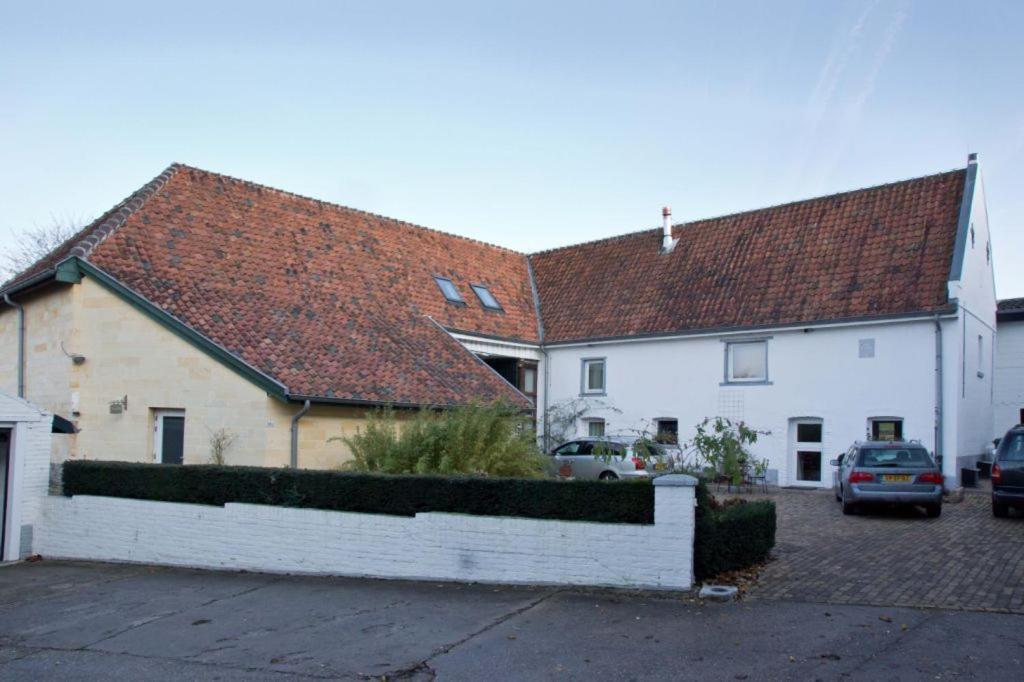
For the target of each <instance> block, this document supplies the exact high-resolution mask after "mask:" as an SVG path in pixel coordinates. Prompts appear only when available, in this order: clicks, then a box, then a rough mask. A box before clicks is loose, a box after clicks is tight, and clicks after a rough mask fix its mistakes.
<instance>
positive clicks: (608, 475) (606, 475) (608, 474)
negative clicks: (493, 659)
mask: <svg viewBox="0 0 1024 682" xmlns="http://www.w3.org/2000/svg"><path fill="white" fill-rule="evenodd" d="M598 478H599V479H601V480H602V481H617V480H619V477H618V476H616V475H615V472H614V471H602V472H601V475H600V476H598Z"/></svg>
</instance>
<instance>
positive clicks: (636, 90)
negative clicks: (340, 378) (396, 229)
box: [0, 0, 1024, 298]
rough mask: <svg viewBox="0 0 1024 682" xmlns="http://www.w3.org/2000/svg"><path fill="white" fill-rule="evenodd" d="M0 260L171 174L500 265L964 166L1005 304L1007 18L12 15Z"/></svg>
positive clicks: (342, 5) (1015, 154)
mask: <svg viewBox="0 0 1024 682" xmlns="http://www.w3.org/2000/svg"><path fill="white" fill-rule="evenodd" d="M4 5H5V7H4V8H3V11H2V12H0V17H2V18H0V250H2V249H3V248H4V245H5V244H7V245H8V247H9V245H10V244H11V239H13V238H14V236H15V235H17V234H18V233H20V232H22V231H24V230H31V229H34V228H37V227H41V226H45V225H47V224H49V223H51V222H53V221H54V220H63V221H68V220H72V221H83V220H86V219H89V218H94V217H97V216H99V215H100V214H101V213H102V212H103V211H105V210H107V209H109V208H110V207H112V206H113V205H115V204H116V203H117V202H118V201H120V200H121V199H123V198H124V197H125V196H127V195H128V194H130V193H131V192H133V191H134V190H136V189H137V188H138V187H140V186H141V185H143V184H144V183H146V182H147V181H149V180H150V179H151V178H153V177H154V176H156V175H158V174H159V173H160V172H161V171H162V170H163V169H164V168H166V167H167V166H168V165H169V164H170V163H172V162H175V161H177V162H181V163H186V164H189V165H193V166H198V167H200V168H205V169H207V170H211V171H217V172H221V173H226V174H228V175H233V176H236V177H241V178H245V179H247V180H253V181H256V182H259V183H263V184H266V185H271V186H274V187H279V188H282V189H286V190H289V191H293V192H297V193H299V194H304V195H308V196H312V197H316V198H319V199H323V200H327V201H331V202H336V203H339V204H344V205H347V206H352V207H355V208H360V209H363V210H368V211H372V212H375V213H380V214H383V215H387V216H391V217H394V218H399V219H402V220H407V221H409V222H413V223H418V224H421V225H426V226H428V227H433V228H436V229H441V230H445V231H448V232H454V233H458V234H463V235H467V236H470V237H474V238H477V239H481V240H484V241H488V242H492V243H496V244H500V245H503V246H507V247H510V248H514V249H517V250H521V251H527V252H532V251H538V250H542V249H546V248H552V247H555V246H560V245H564V244H570V243H575V242H580V241H588V240H592V239H598V238H601V237H606V236H611V235H615V234H621V233H625V232H631V231H635V230H640V229H646V228H651V227H655V226H657V225H659V224H660V220H661V207H662V206H664V205H669V206H671V207H672V209H673V217H674V221H675V222H682V221H686V220H691V219H697V218H705V217H713V216H717V215H724V214H728V213H734V212H737V211H741V210H746V209H752V208H758V207H762V206H769V205H774V204H778V203H784V202H787V201H792V200H798V199H803V198H808V197H812V196H817V195H821V194H828V193H832V192H839V191H845V190H848V189H855V188H859V187H865V186H871V185H876V184H881V183H885V182H890V181H894V180H899V179H904V178H909V177H915V176H920V175H927V174H931V173H935V172H939V171H943V170H948V169H953V168H960V167H963V166H964V165H965V164H966V159H967V154H968V153H969V152H977V153H978V154H979V157H980V159H981V168H982V175H983V178H984V183H985V188H986V192H987V201H988V208H989V213H990V222H991V226H992V232H993V239H992V241H993V249H994V258H995V272H996V287H997V294H998V295H999V297H1001V298H1006V297H1011V296H1024V268H1021V267H1020V266H1019V262H1018V258H1019V254H1021V253H1024V229H1022V227H1024V191H1022V190H1024V69H1022V68H1021V67H1022V65H1024V40H1021V31H1022V27H1024V2H1019V1H1018V0H1013V1H1009V2H977V3H973V2H972V3H966V2H962V0H961V1H956V2H938V1H924V0H916V1H914V0H891V1H889V0H886V1H881V0H868V1H849V2H840V1H836V2H820V1H817V0H807V1H805V2H785V1H783V0H771V1H768V0H766V1H764V2H692V3H682V2H622V3H599V2H592V1H591V2H578V3H577V2H559V3H553V2H539V3H533V2H526V1H521V0H519V1H517V2H502V3H498V2H493V3H480V2H461V3H459V2H444V1H443V0H435V1H433V2H429V3H425V2H387V1H377V2H319V3H318V2H300V1H292V2H273V3H270V2H261V1H259V0H247V1H246V2H238V3H233V2H216V3H213V2H195V3H193V2H188V1H186V0H179V1H176V2H174V3H139V2H132V3H103V2H91V3H78V2H76V3H66V4H62V3H50V2H33V3H24V2H20V3H15V2H12V1H11V0H4Z"/></svg>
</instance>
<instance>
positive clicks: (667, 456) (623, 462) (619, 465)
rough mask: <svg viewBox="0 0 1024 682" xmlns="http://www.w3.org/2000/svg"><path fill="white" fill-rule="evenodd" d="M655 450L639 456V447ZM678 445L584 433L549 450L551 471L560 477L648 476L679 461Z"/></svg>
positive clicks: (629, 437)
mask: <svg viewBox="0 0 1024 682" xmlns="http://www.w3.org/2000/svg"><path fill="white" fill-rule="evenodd" d="M640 447H649V448H651V449H652V450H654V452H653V453H649V454H648V456H647V457H641V456H640V455H639V453H638V451H637V450H638V448H640ZM680 454H681V453H680V452H679V449H678V448H677V447H675V446H671V445H661V444H658V443H651V442H650V441H641V440H639V439H637V438H636V437H635V436H602V437H586V438H577V439H576V440H571V441H569V442H568V443H563V444H562V445H559V446H558V447H557V448H555V449H554V450H552V451H551V470H552V473H554V474H556V475H558V476H561V477H563V478H578V479H596V480H600V481H615V480H618V479H629V478H651V477H652V476H657V475H658V474H659V473H668V472H669V471H671V470H672V468H673V466H674V463H675V462H677V461H680V459H681V458H680V456H679V455H680Z"/></svg>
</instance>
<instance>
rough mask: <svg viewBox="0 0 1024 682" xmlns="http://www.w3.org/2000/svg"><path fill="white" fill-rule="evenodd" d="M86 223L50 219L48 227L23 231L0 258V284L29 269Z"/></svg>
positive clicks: (55, 218)
mask: <svg viewBox="0 0 1024 682" xmlns="http://www.w3.org/2000/svg"><path fill="white" fill-rule="evenodd" d="M85 223H86V221H85V220H82V219H81V218H57V217H56V216H54V217H52V218H51V220H50V224H49V225H45V226H42V227H35V228H33V229H30V230H25V231H24V232H22V233H21V234H19V235H18V236H17V237H15V239H14V243H13V244H11V247H10V248H9V249H4V253H3V255H2V256H0V282H5V281H7V280H9V279H11V278H13V277H14V276H15V275H17V274H18V273H20V272H23V271H24V270H26V269H28V268H29V267H31V266H32V265H33V264H35V263H36V261H38V260H39V259H41V258H43V257H44V256H46V255H47V254H49V253H50V252H51V251H53V250H54V249H56V248H57V247H58V246H60V245H61V244H63V243H64V242H66V241H67V240H68V239H70V238H71V237H72V236H74V235H75V233H77V232H78V231H79V230H80V229H82V226H83V225H85Z"/></svg>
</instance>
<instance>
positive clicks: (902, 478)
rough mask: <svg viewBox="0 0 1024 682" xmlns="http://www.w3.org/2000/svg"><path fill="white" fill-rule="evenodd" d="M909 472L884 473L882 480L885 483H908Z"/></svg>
mask: <svg viewBox="0 0 1024 682" xmlns="http://www.w3.org/2000/svg"><path fill="white" fill-rule="evenodd" d="M910 478H911V476H910V474H884V475H883V476H882V481H884V482H885V483H910Z"/></svg>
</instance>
